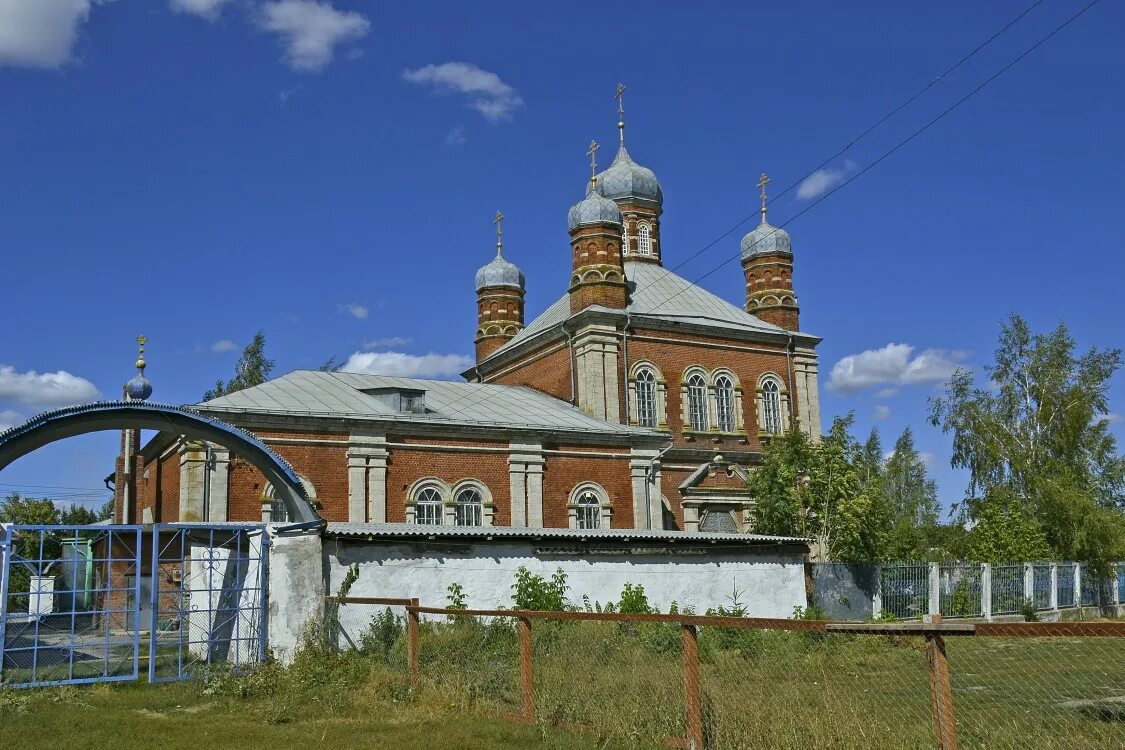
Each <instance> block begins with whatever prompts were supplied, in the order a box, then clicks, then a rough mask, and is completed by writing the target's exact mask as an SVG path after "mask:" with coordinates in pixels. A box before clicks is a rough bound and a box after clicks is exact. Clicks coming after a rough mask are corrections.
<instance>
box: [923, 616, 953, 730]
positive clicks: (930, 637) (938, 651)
mask: <svg viewBox="0 0 1125 750" xmlns="http://www.w3.org/2000/svg"><path fill="white" fill-rule="evenodd" d="M926 660H927V661H928V662H929V667H930V707H931V710H932V711H933V718H934V740H935V742H936V745H937V750H957V723H956V719H955V717H954V713H953V688H952V686H951V685H950V682H949V662H948V661H947V660H946V658H945V640H944V639H943V638H942V637H941V634H940V633H935V632H932V631H931V632H927V633H926Z"/></svg>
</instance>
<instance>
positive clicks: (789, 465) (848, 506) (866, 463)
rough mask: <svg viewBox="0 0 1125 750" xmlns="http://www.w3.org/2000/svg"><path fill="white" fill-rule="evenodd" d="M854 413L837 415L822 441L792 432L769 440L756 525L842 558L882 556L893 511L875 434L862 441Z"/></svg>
mask: <svg viewBox="0 0 1125 750" xmlns="http://www.w3.org/2000/svg"><path fill="white" fill-rule="evenodd" d="M854 422H855V415H854V414H848V415H847V416H846V417H838V418H837V419H835V420H834V421H833V423H832V427H831V429H830V430H829V431H828V434H827V435H825V436H824V438H823V439H822V440H821V441H820V442H819V443H813V442H811V441H810V440H809V439H808V437H807V436H805V434H804V433H802V432H801V431H799V430H790V431H789V432H787V433H786V434H784V435H781V436H779V437H778V438H775V439H774V440H771V441H770V443H769V445H767V446H766V449H765V451H764V456H763V463H762V466H761V467H760V468H759V469H757V470H756V471H755V472H754V473H753V474H751V476H750V490H751V493H752V494H753V496H754V499H755V501H756V505H755V508H754V521H755V529H756V530H758V531H760V532H761V533H765V534H783V535H796V536H805V537H812V538H814V539H815V540H816V542H817V546H818V548H819V555H820V556H821V557H822V558H825V559H831V560H840V561H843V562H867V561H871V560H879V559H881V558H882V554H883V550H884V547H885V543H886V528H887V511H886V503H885V501H884V498H883V492H882V485H881V471H880V463H879V462H880V459H881V457H880V456H879V453H880V451H881V445H880V443H879V437H878V435H877V434H875V433H872V435H871V436H870V437H869V438H868V440H867V442H866V443H864V444H862V445H861V444H860V443H859V441H858V440H856V439H855V438H854V437H853V436H852V435H851V429H852V426H853V424H854Z"/></svg>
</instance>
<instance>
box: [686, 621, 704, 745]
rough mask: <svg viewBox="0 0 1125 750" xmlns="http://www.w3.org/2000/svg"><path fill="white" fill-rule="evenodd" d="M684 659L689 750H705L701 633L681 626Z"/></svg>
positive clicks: (687, 626)
mask: <svg viewBox="0 0 1125 750" xmlns="http://www.w3.org/2000/svg"><path fill="white" fill-rule="evenodd" d="M681 632H682V635H683V659H684V713H685V720H684V728H685V730H686V732H687V737H686V739H687V748H688V750H703V693H702V689H701V686H700V683H699V633H698V631H697V630H696V629H695V626H694V625H688V624H687V623H684V624H683V625H681Z"/></svg>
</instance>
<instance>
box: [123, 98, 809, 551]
mask: <svg viewBox="0 0 1125 750" xmlns="http://www.w3.org/2000/svg"><path fill="white" fill-rule="evenodd" d="M621 90H623V88H621V87H619V96H618V101H619V105H618V114H619V117H618V119H619V122H618V130H619V145H618V149H617V154H616V156H615V158H614V159H613V162H612V163H611V164H610V165H609V167H608V168H606V169H605V170H604V171H601V172H598V171H597V167H596V161H595V158H596V153H597V144H596V143H594V144H591V148H590V151H589V155H590V157H591V166H592V172H593V174H592V177H591V179H590V181H589V183H588V184H587V185H586V186H585V196H584V197H583V198H582V199H581V200H579V201H578V202H576V203H575V204H574V205H573V206H571V207H570V209H569V211H568V212H567V214H566V227H567V235H568V238H569V246H570V254H571V259H572V271H571V274H570V277H569V279H557V280H555V281H556V282H557V286H558V288H559V289H560V292H561V296H559V297H558V299H557V300H556V301H555V302H554V303H553V304H551V305H549V306H548V307H547V308H546V309H545V310H544V311H543V312H542V313H540V314H539V315H538V316H537V317H535V318H534V319H533V320H531V321H530V322H528V321H526V319H525V291H526V280H525V277H524V274H523V272H522V271H521V270H520V269H519V267H518V266H517V265H516V264H515V263H513V262H512V259H509V258H508V257H505V255H504V248H503V235H502V220H503V217H502V215H501V214H499V213H498V214H497V216H496V225H497V243H496V256H495V257H494V258H493V259H492V260H491V261H490V262H488V263H487V264H486V265H484V266H483V267H482V268H481V269H480V270H479V271H478V272H477V274H476V278H475V291H476V302H477V326H476V333H475V338H474V343H475V347H476V364H475V365H474V366H473V367H472V368H470V369H469V370H468V371H466V372H465V373H463V378H464V382H451V381H440V380H420V379H412V378H400V377H387V376H380V375H366V374H356V373H347V372H322V371H304V370H298V371H295V372H291V373H289V374H287V375H283V376H281V377H278V378H276V379H274V380H271V381H268V382H266V383H263V384H261V385H258V386H255V387H252V388H247V389H245V390H242V391H238V392H235V393H231V394H228V395H225V396H222V397H220V398H216V399H213V400H210V401H207V402H204V403H201V404H198V405H196V406H195V407H194V408H196V409H198V410H199V411H200V412H202V413H204V414H206V415H208V416H212V417H215V418H218V419H221V420H223V421H226V422H229V423H231V424H233V425H236V426H238V427H240V428H242V429H245V430H247V431H249V432H252V433H253V434H254V435H256V436H257V437H258V438H260V439H261V440H262V441H264V442H265V443H266V444H267V445H269V446H270V447H271V448H273V449H274V451H275V452H276V453H277V454H279V455H280V456H281V457H283V458H284V459H285V460H287V461H288V462H289V463H290V464H291V465H292V466H293V468H294V469H295V470H296V472H297V473H298V474H299V475H300V477H301V479H302V481H303V483H304V484H305V488H306V490H307V492H308V494H309V495H310V497H311V498H313V500H314V502H315V504H316V506H317V508H318V510H319V512H320V514H321V515H322V516H323V517H324V518H325V519H326V520H327V521H329V522H330V526H331V524H333V523H336V524H341V523H344V524H367V525H376V524H378V525H383V527H386V526H387V525H390V524H411V525H415V526H414V528H416V527H417V525H426V526H430V527H434V530H435V531H437V530H438V528H437V527H453V528H464V527H473V526H476V527H506V528H509V529H519V528H521V527H522V528H526V529H535V528H538V529H573V530H576V531H583V530H586V531H594V530H614V529H619V530H645V531H648V532H661V531H680V532H718V533H723V534H726V535H734V534H746V533H750V532H753V527H752V521H751V513H750V511H751V508H752V507H753V502H754V498H753V497H751V496H750V495H749V492H748V490H747V485H746V479H747V476H748V472H750V471H753V468H754V466H755V464H757V463H759V462H760V460H761V453H762V450H763V447H764V446H765V445H766V443H767V442H768V441H769V440H770V439H771V438H772V437H773V436H775V435H778V434H780V433H782V432H784V431H785V430H787V429H789V428H790V427H794V428H798V429H801V430H803V431H805V432H806V433H808V434H809V435H810V436H812V437H813V438H814V439H815V438H816V437H818V436H819V434H820V429H821V427H820V415H819V404H818V385H817V355H816V346H817V344H818V343H819V339H818V338H817V337H816V336H813V335H811V334H808V333H804V332H802V331H801V329H800V323H799V305H798V301H797V295H796V293H795V290H794V284H793V261H794V255H793V248H792V243H791V239H790V236H789V234H788V233H787V232H785V231H784V230H782V229H779V228H775V227H773V226H771V225H770V224H769V223H768V222H767V221H766V193H765V188H766V184H767V182H768V178H766V176H765V175H763V176H762V179H761V181H760V182H759V185H760V187H761V191H762V209H761V223H760V224H759V225H758V226H757V227H756V228H754V229H753V231H751V232H750V233H748V234H747V235H746V236H745V237H743V238H742V242H741V261H742V262H741V265H742V272H743V275H744V277H745V282H746V296H745V299H744V300H739V303H740V304H739V305H736V304H732V303H731V302H728V301H726V300H724V299H721V298H719V297H718V296H716V295H714V294H711V293H710V292H708V291H706V290H705V289H703V288H701V287H700V286H697V285H696V284H694V283H692V282H691V281H689V280H687V279H685V278H683V277H681V276H678V275H676V274H675V273H673V272H671V271H669V270H667V269H666V268H665V267H664V263H665V259H673V260H674V259H675V257H676V253H677V249H676V248H667V247H665V246H664V244H663V242H662V238H661V223H662V221H663V219H664V217H663V202H664V193H663V188H662V186H661V183H660V181H659V180H658V178H657V176H656V174H655V173H654V172H653V171H652V170H651V169H648V168H647V167H644V166H641V165H640V164H638V163H637V162H635V161H634V160H633V158H632V156H631V155H630V153H629V151H628V150H627V149H626V146H625V124H624V118H623V116H622V114H621V106H620V91H621ZM561 213H562V209H561V207H560V214H561ZM671 219H672V220H673V221H674V220H675V219H676V217H675V216H672V217H671ZM563 247H565V245H563V243H562V232H561V231H560V233H559V248H560V251H562V248H563ZM733 250H734V248H731V251H732V252H733ZM467 283H468V280H466V284H467ZM542 283H543V284H544V285H546V284H548V283H551V282H550V280H543V281H542ZM466 333H468V331H466ZM138 364H139V365H143V363H138ZM115 487H116V490H115V491H116V508H117V518H116V520H117V521H119V522H122V523H141V522H153V521H158V522H175V521H210V522H227V521H232V522H233V521H243V522H246V521H262V520H265V521H273V522H278V521H284V520H285V518H284V514H285V511H284V506H283V505H282V504H280V503H277V502H274V499H273V490H272V488H271V486H270V485H269V484H268V482H266V480H265V479H264V477H263V476H262V475H261V474H260V473H258V471H257V470H256V469H254V468H253V467H252V466H250V465H249V464H248V463H246V462H245V461H242V460H240V459H239V458H238V457H236V456H233V455H231V454H230V453H229V452H228V451H227V450H226V449H224V448H222V447H221V446H217V445H208V444H200V443H195V442H191V441H188V440H185V439H183V438H181V437H179V436H177V435H174V434H170V433H159V434H157V435H156V437H154V438H153V439H152V440H150V441H148V442H147V443H146V444H144V445H142V444H141V442H140V438H139V433H137V432H128V433H126V434H125V435H124V436H123V440H122V449H121V453H120V455H119V457H118V460H117V467H116V471H115Z"/></svg>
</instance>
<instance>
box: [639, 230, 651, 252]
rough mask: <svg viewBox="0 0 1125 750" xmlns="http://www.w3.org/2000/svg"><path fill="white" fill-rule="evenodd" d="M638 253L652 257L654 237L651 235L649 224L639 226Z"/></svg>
mask: <svg viewBox="0 0 1125 750" xmlns="http://www.w3.org/2000/svg"><path fill="white" fill-rule="evenodd" d="M637 236H638V238H639V239H638V242H637V252H639V253H640V254H641V255H652V237H651V236H650V235H649V228H648V224H638V225H637Z"/></svg>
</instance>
